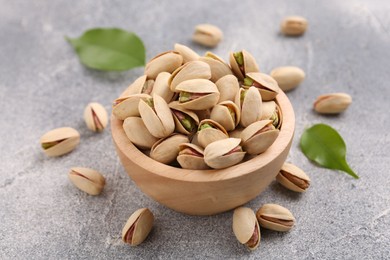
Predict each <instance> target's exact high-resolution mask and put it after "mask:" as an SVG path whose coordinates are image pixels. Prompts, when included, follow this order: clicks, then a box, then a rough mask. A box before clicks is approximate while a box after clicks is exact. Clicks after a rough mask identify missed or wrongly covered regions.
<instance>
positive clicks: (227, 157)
mask: <svg viewBox="0 0 390 260" xmlns="http://www.w3.org/2000/svg"><path fill="white" fill-rule="evenodd" d="M240 143H241V139H238V138H228V139H222V140H218V141H215V142H212V143H211V144H209V145H207V146H206V148H205V149H204V160H205V162H206V164H207V165H208V166H210V167H211V168H214V169H222V168H227V167H229V166H232V165H235V164H237V163H239V162H241V161H242V159H244V156H245V152H244V151H243V150H242V147H241V146H240Z"/></svg>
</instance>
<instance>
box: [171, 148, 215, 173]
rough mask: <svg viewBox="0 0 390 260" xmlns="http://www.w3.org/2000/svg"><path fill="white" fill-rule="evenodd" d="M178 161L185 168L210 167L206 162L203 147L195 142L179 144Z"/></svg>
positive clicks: (198, 168) (201, 168) (204, 168)
mask: <svg viewBox="0 0 390 260" xmlns="http://www.w3.org/2000/svg"><path fill="white" fill-rule="evenodd" d="M179 150H180V151H179V155H178V156H177V161H178V162H179V164H180V166H181V167H182V168H183V169H190V170H207V169H209V167H208V166H207V164H206V163H205V162H204V154H203V149H202V148H201V147H199V146H197V145H195V144H191V143H185V144H180V145H179Z"/></svg>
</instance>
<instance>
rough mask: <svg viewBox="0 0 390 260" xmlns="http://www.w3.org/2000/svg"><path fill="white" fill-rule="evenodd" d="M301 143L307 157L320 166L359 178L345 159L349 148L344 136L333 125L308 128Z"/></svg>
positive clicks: (317, 125) (318, 125)
mask: <svg viewBox="0 0 390 260" xmlns="http://www.w3.org/2000/svg"><path fill="white" fill-rule="evenodd" d="M300 144H301V149H302V152H303V153H304V154H305V155H306V157H307V158H309V159H310V160H312V161H314V162H316V163H317V164H319V165H320V166H322V167H325V168H328V169H336V170H341V171H344V172H346V173H348V174H349V175H351V176H352V177H354V178H356V179H358V178H359V176H357V175H356V173H355V172H354V171H353V170H352V169H351V168H350V167H349V165H348V163H347V161H346V159H345V156H346V152H347V148H346V146H345V142H344V140H343V138H342V137H341V136H340V135H339V133H338V132H337V131H336V130H335V129H333V128H332V127H330V126H328V125H325V124H316V125H314V126H312V127H310V128H309V129H306V130H305V131H304V132H303V134H302V137H301V143H300Z"/></svg>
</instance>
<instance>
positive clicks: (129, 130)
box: [123, 117, 158, 149]
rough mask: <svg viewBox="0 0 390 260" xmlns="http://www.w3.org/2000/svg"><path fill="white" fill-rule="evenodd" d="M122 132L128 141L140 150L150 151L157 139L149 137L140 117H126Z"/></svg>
mask: <svg viewBox="0 0 390 260" xmlns="http://www.w3.org/2000/svg"><path fill="white" fill-rule="evenodd" d="M123 130H124V131H125V134H126V136H127V138H129V140H130V141H131V142H132V143H133V144H134V145H136V146H137V147H138V148H140V149H150V148H151V147H152V146H153V144H154V143H155V142H157V141H158V138H156V137H154V136H153V135H151V134H150V133H149V131H148V129H147V128H146V126H145V124H144V122H143V121H142V119H141V118H140V117H128V118H126V119H125V121H123Z"/></svg>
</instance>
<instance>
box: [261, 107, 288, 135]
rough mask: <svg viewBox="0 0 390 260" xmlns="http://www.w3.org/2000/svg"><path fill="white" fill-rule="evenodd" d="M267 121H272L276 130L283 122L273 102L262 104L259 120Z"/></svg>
mask: <svg viewBox="0 0 390 260" xmlns="http://www.w3.org/2000/svg"><path fill="white" fill-rule="evenodd" d="M267 119H269V120H272V124H273V125H274V127H275V128H276V129H280V127H281V125H282V122H283V114H282V111H281V109H280V107H279V105H278V104H276V102H275V101H266V102H263V105H262V115H261V120H267Z"/></svg>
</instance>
